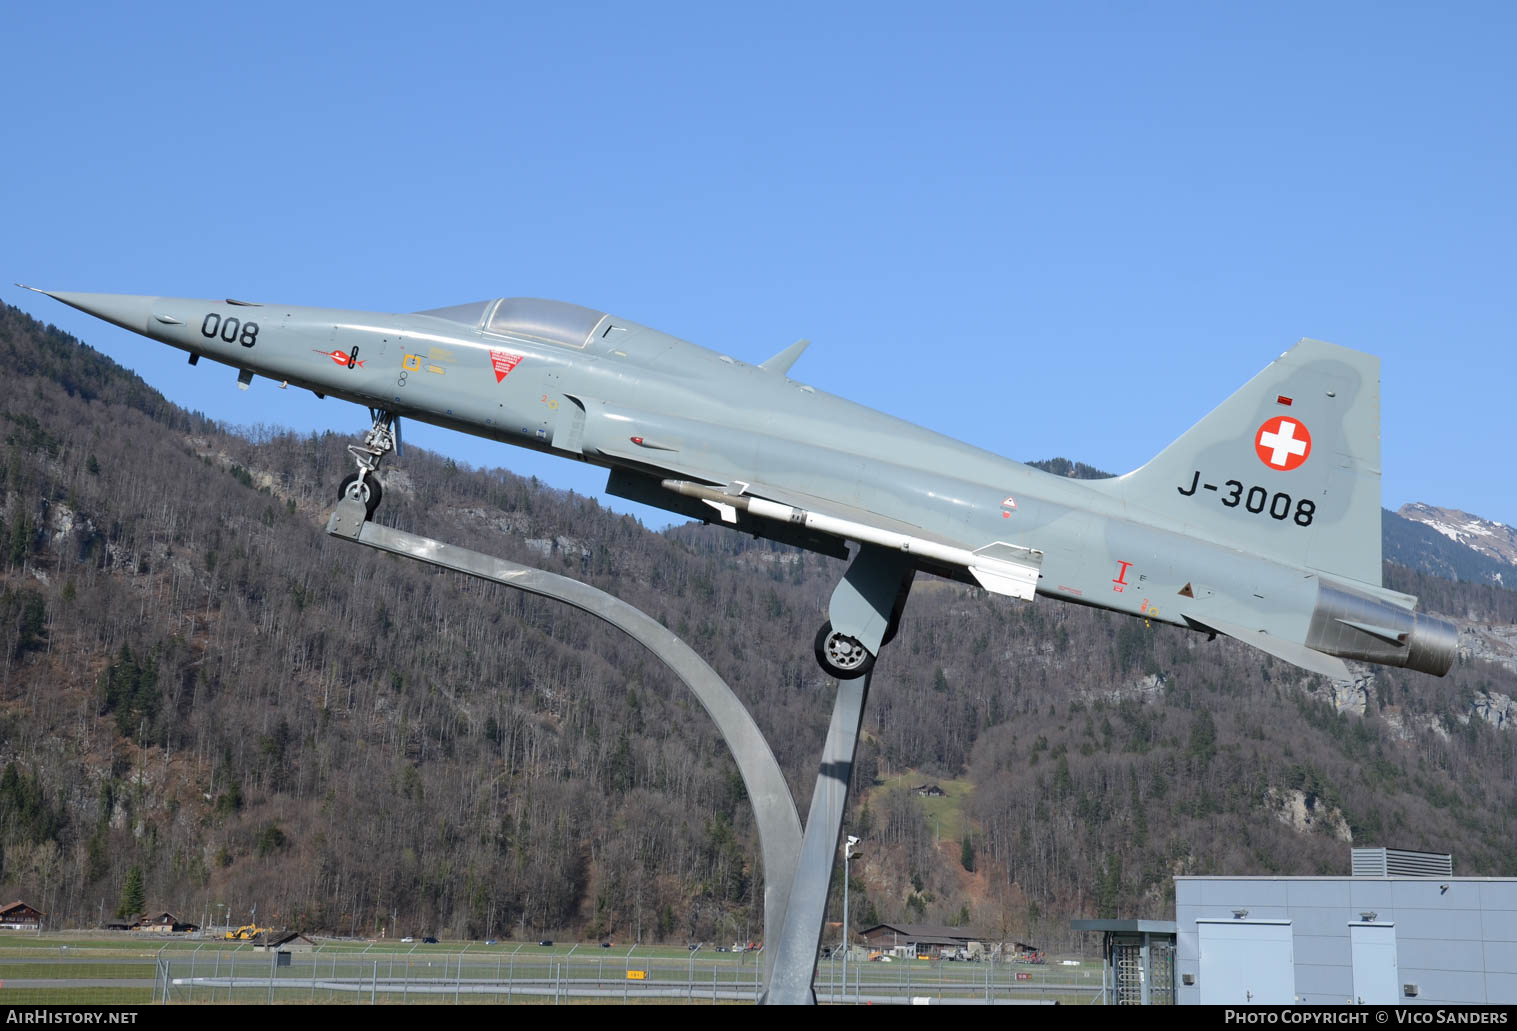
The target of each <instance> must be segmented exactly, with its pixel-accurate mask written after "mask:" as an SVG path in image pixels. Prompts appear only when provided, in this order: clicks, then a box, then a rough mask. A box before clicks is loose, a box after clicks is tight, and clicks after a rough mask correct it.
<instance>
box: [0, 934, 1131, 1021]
mask: <svg viewBox="0 0 1517 1031" xmlns="http://www.w3.org/2000/svg"><path fill="white" fill-rule="evenodd" d="M288 963H289V965H288V966H284V967H276V965H275V957H274V956H272V955H271V954H270V953H267V952H261V951H257V950H255V949H253V948H252V947H251V946H250V945H249V943H247V942H227V941H223V940H217V939H184V938H179V939H169V938H167V937H164V938H132V937H127V936H125V935H105V934H89V933H74V934H67V933H60V934H43V935H40V936H38V935H35V934H15V935H0V1002H4V1003H9V1004H22V1003H29V1004H38V1003H93V1004H108V1003H137V1004H142V1003H148V1002H155V1001H159V999H160V997H161V993H162V990H163V985H165V984H167V985H168V989H167V990H168V999H169V1002H170V1003H185V1002H189V1003H225V1002H245V1003H259V1004H263V1003H267V1002H269V1001H270V998H271V995H272V998H273V999H274V1000H275V1001H277V1002H281V1003H305V1004H310V1003H355V1002H365V1003H366V1002H368V1001H370V999H371V998H372V999H373V1000H374V1001H375V1002H378V1003H393V1004H400V1003H424V1002H431V1003H438V1002H445V1003H453V1002H455V1001H457V1002H459V1003H469V1004H481V1003H513V1004H515V1003H532V1002H551V1001H554V1000H555V999H561V1001H565V1002H569V1001H592V1000H591V999H588V998H581V997H576V996H575V995H573V994H572V993H577V992H586V993H588V992H601V993H605V994H604V995H603V996H602V1001H607V1002H613V1001H620V997H621V996H622V994H623V992H625V993H626V996H627V998H628V1001H638V1000H637V991H638V990H639V989H642V990H644V991H649V990H652V991H661V992H664V993H666V997H665V998H664V1000H663V1001H665V1002H680V1001H691V1002H695V1001H705V1002H707V1003H710V1002H713V1001H726V1002H734V1001H738V1002H740V1001H747V1000H750V999H751V998H752V996H753V994H754V993H755V991H756V989H757V987H758V981H757V978H758V976H759V969H760V966H761V963H762V955H761V954H760V953H757V952H752V953H742V952H736V953H734V952H717V951H716V950H715V949H712V948H705V947H703V948H701V949H699V950H697V951H695V952H691V951H689V950H688V949H685V948H680V947H678V946H628V945H618V946H615V947H612V948H600V947H599V944H598V943H582V944H562V945H559V944H556V945H553V946H540V945H538V944H536V943H535V942H528V943H522V942H502V943H499V944H496V945H484V944H482V943H478V942H443V943H441V944H437V945H426V944H421V943H402V942H395V941H389V942H360V941H328V940H319V941H318V942H317V946H316V948H315V950H314V951H312V952H307V953H295V954H293V955H291V956H290V957H288ZM629 970H630V971H641V972H642V973H643V975H644V976H643V977H641V978H638V979H636V980H629V978H628V976H627V974H628V971H629ZM49 982H55V983H49ZM271 982H272V987H271ZM848 983H849V991H850V992H853V991H857V992H859V993H860V994H861V995H863V996H870V995H876V996H880V997H884V996H889V995H896V996H899V995H902V994H903V993H909V994H912V995H937V996H941V997H942V998H945V999H948V998H973V999H979V998H982V997H985V996H992V997H998V998H1002V999H1005V998H1008V997H1010V998H1023V999H1028V998H1040V997H1045V996H1050V995H1056V996H1058V997H1059V998H1060V999H1061V1001H1065V1002H1089V1001H1091V997H1092V996H1093V995H1094V993H1095V992H1097V991H1098V990H1099V988H1100V984H1101V975H1100V964H1099V963H1098V962H1097V963H1084V964H1081V965H1080V966H1069V967H1066V966H1061V965H1057V964H1055V965H1051V966H1028V965H1021V964H1009V963H994V964H992V963H950V962H945V961H927V960H896V961H895V962H892V963H882V962H875V963H868V962H860V963H851V964H850V965H849V971H848ZM816 985H817V990H818V993H819V994H821V995H823V996H826V995H827V993H828V992H829V991H836V992H838V993H841V992H842V990H843V986H842V969H841V963H840V962H839V961H838V959H837V958H832V959H830V960H825V961H823V962H822V963H821V964H820V965H819V966H818V969H817V978H816ZM153 986H157V987H153ZM533 992H536V993H539V994H535V995H534V994H532V993H533ZM703 992H704V998H703V996H702V993H703ZM642 1001H654V1000H652V999H644V1000H642Z"/></svg>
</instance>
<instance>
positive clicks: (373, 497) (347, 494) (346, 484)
mask: <svg viewBox="0 0 1517 1031" xmlns="http://www.w3.org/2000/svg"><path fill="white" fill-rule="evenodd" d="M384 496H385V492H384V488H383V487H382V486H380V484H379V477H377V476H375V475H374V474H373V473H372V472H371V473H367V474H366V475H364V476H363V478H362V479H360V478H359V474H358V473H348V475H347V476H346V477H344V478H343V481H342V486H340V487H338V488H337V500H338V501H348V500H352V501H362V502H363V508H364V513H365V514H366V515H367V516H368V517H369V518H370V519H373V518H374V510H375V509H376V508H378V507H379V502H380V501H381V500H383V499H384Z"/></svg>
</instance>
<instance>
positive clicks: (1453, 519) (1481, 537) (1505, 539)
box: [1397, 502, 1517, 566]
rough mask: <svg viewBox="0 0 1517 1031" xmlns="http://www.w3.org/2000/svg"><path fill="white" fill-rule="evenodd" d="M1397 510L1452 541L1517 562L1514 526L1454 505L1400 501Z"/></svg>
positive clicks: (1501, 559) (1499, 560)
mask: <svg viewBox="0 0 1517 1031" xmlns="http://www.w3.org/2000/svg"><path fill="white" fill-rule="evenodd" d="M1397 514H1398V515H1400V516H1401V517H1402V518H1403V519H1410V520H1412V521H1413V522H1418V523H1422V524H1423V525H1425V526H1428V527H1430V528H1432V529H1433V530H1436V531H1437V532H1438V533H1440V534H1442V535H1443V536H1445V537H1447V538H1448V539H1449V540H1451V541H1453V542H1454V543H1455V544H1462V545H1464V546H1465V547H1466V548H1470V549H1471V550H1473V551H1476V552H1479V553H1480V554H1482V555H1484V556H1486V557H1487V558H1491V559H1494V560H1496V561H1497V562H1501V563H1504V564H1506V565H1509V566H1517V528H1513V527H1511V526H1508V525H1507V524H1505V523H1498V522H1493V521H1492V520H1489V519H1482V518H1480V517H1479V516H1477V515H1471V514H1470V513H1468V512H1461V511H1460V510H1459V509H1457V508H1439V507H1437V506H1436V505H1424V504H1422V503H1421V502H1413V503H1412V504H1408V505H1402V506H1401V509H1400V511H1399V512H1398V513H1397Z"/></svg>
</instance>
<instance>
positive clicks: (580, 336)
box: [417, 297, 606, 347]
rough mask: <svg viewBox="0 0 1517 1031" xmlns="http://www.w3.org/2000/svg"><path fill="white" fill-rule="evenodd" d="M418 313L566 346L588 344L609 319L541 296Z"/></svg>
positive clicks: (479, 302)
mask: <svg viewBox="0 0 1517 1031" xmlns="http://www.w3.org/2000/svg"><path fill="white" fill-rule="evenodd" d="M417 314H418V315H431V316H432V317H433V318H439V319H447V320H448V321H450V322H460V323H463V324H464V325H466V326H469V327H470V328H473V329H479V330H483V331H484V332H486V333H499V334H502V335H506V336H514V337H525V338H527V339H529V340H540V341H543V342H545V343H549V344H559V345H561V346H563V347H584V346H585V345H586V344H588V343H589V342H590V338H591V336H592V335H593V334H594V333H595V330H596V328H597V327H598V326H599V325H600V324H601V323H602V322H603V321H605V319H606V313H605V312H599V311H594V310H592V309H590V308H582V307H580V306H579V305H577V304H569V303H568V302H566V301H545V300H542V299H541V298H537V297H502V298H499V299H497V300H494V301H475V302H474V303H473V304H458V305H454V306H453V307H451V308H432V309H430V310H428V311H423V312H417Z"/></svg>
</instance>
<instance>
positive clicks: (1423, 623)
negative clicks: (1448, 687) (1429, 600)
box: [1406, 612, 1459, 677]
mask: <svg viewBox="0 0 1517 1031" xmlns="http://www.w3.org/2000/svg"><path fill="white" fill-rule="evenodd" d="M1458 654H1459V628H1458V627H1456V626H1455V625H1454V624H1453V623H1450V622H1449V621H1448V620H1446V619H1439V618H1438V617H1437V616H1429V615H1428V614H1427V613H1425V612H1414V613H1412V635H1411V637H1410V639H1408V641H1407V656H1406V668H1407V669H1415V670H1417V671H1418V672H1419V673H1431V674H1432V675H1433V676H1435V677H1441V676H1443V675H1444V674H1445V673H1447V672H1448V671H1449V670H1450V669H1452V668H1453V665H1454V656H1456V655H1458Z"/></svg>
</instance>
